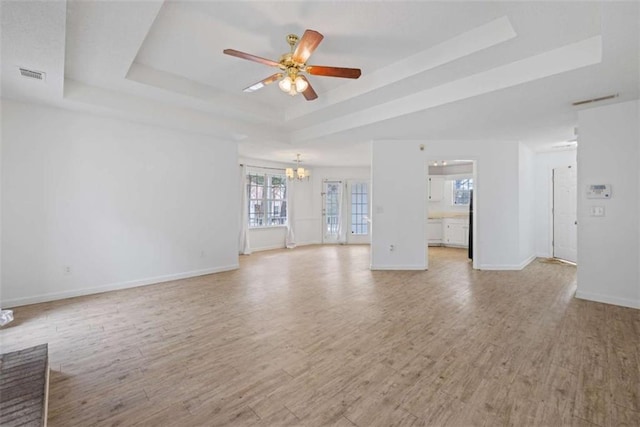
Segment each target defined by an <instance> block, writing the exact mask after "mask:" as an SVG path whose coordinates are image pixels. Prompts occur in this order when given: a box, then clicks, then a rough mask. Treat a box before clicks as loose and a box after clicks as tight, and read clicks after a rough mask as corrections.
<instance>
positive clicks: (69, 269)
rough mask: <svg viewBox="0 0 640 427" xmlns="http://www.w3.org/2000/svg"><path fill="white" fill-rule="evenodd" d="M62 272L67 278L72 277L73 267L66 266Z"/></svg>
mask: <svg viewBox="0 0 640 427" xmlns="http://www.w3.org/2000/svg"><path fill="white" fill-rule="evenodd" d="M62 271H63V272H64V275H65V276H71V266H70V265H65V266H64V267H62Z"/></svg>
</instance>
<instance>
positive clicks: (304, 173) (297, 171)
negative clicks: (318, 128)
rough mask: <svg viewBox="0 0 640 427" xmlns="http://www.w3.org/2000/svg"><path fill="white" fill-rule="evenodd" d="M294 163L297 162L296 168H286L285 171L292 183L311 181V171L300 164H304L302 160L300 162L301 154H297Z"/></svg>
mask: <svg viewBox="0 0 640 427" xmlns="http://www.w3.org/2000/svg"><path fill="white" fill-rule="evenodd" d="M294 162H296V167H295V168H286V169H285V171H284V173H285V175H286V176H287V178H288V179H289V180H290V181H293V180H294V179H297V180H298V181H303V180H309V177H310V176H311V174H310V173H309V170H308V169H305V168H303V167H301V166H300V163H301V162H302V160H300V154H296V159H295V160H294Z"/></svg>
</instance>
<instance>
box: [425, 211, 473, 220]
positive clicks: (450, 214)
mask: <svg viewBox="0 0 640 427" xmlns="http://www.w3.org/2000/svg"><path fill="white" fill-rule="evenodd" d="M443 218H456V219H468V218H469V213H468V212H433V213H430V214H429V219H443Z"/></svg>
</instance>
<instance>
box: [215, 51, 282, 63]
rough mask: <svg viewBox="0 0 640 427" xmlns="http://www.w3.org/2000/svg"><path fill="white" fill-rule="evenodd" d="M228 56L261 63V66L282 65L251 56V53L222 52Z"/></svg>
mask: <svg viewBox="0 0 640 427" xmlns="http://www.w3.org/2000/svg"><path fill="white" fill-rule="evenodd" d="M222 53H225V54H227V55H231V56H235V57H236V58H241V59H247V60H249V61H253V62H259V63H260V64H264V65H268V66H269V67H279V66H280V63H278V62H276V61H272V60H270V59H266V58H262V57H260V56H255V55H251V54H249V53H244V52H240V51H239V50H235V49H225V50H223V51H222Z"/></svg>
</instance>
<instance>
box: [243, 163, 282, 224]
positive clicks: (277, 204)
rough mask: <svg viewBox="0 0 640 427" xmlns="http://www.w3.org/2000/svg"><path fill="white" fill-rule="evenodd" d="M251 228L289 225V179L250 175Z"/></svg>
mask: <svg viewBox="0 0 640 427" xmlns="http://www.w3.org/2000/svg"><path fill="white" fill-rule="evenodd" d="M247 181H248V183H247V187H248V188H247V192H248V194H249V218H248V221H249V227H272V226H279V225H286V224H287V179H286V177H285V176H284V175H274V174H258V173H250V174H249V175H247Z"/></svg>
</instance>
